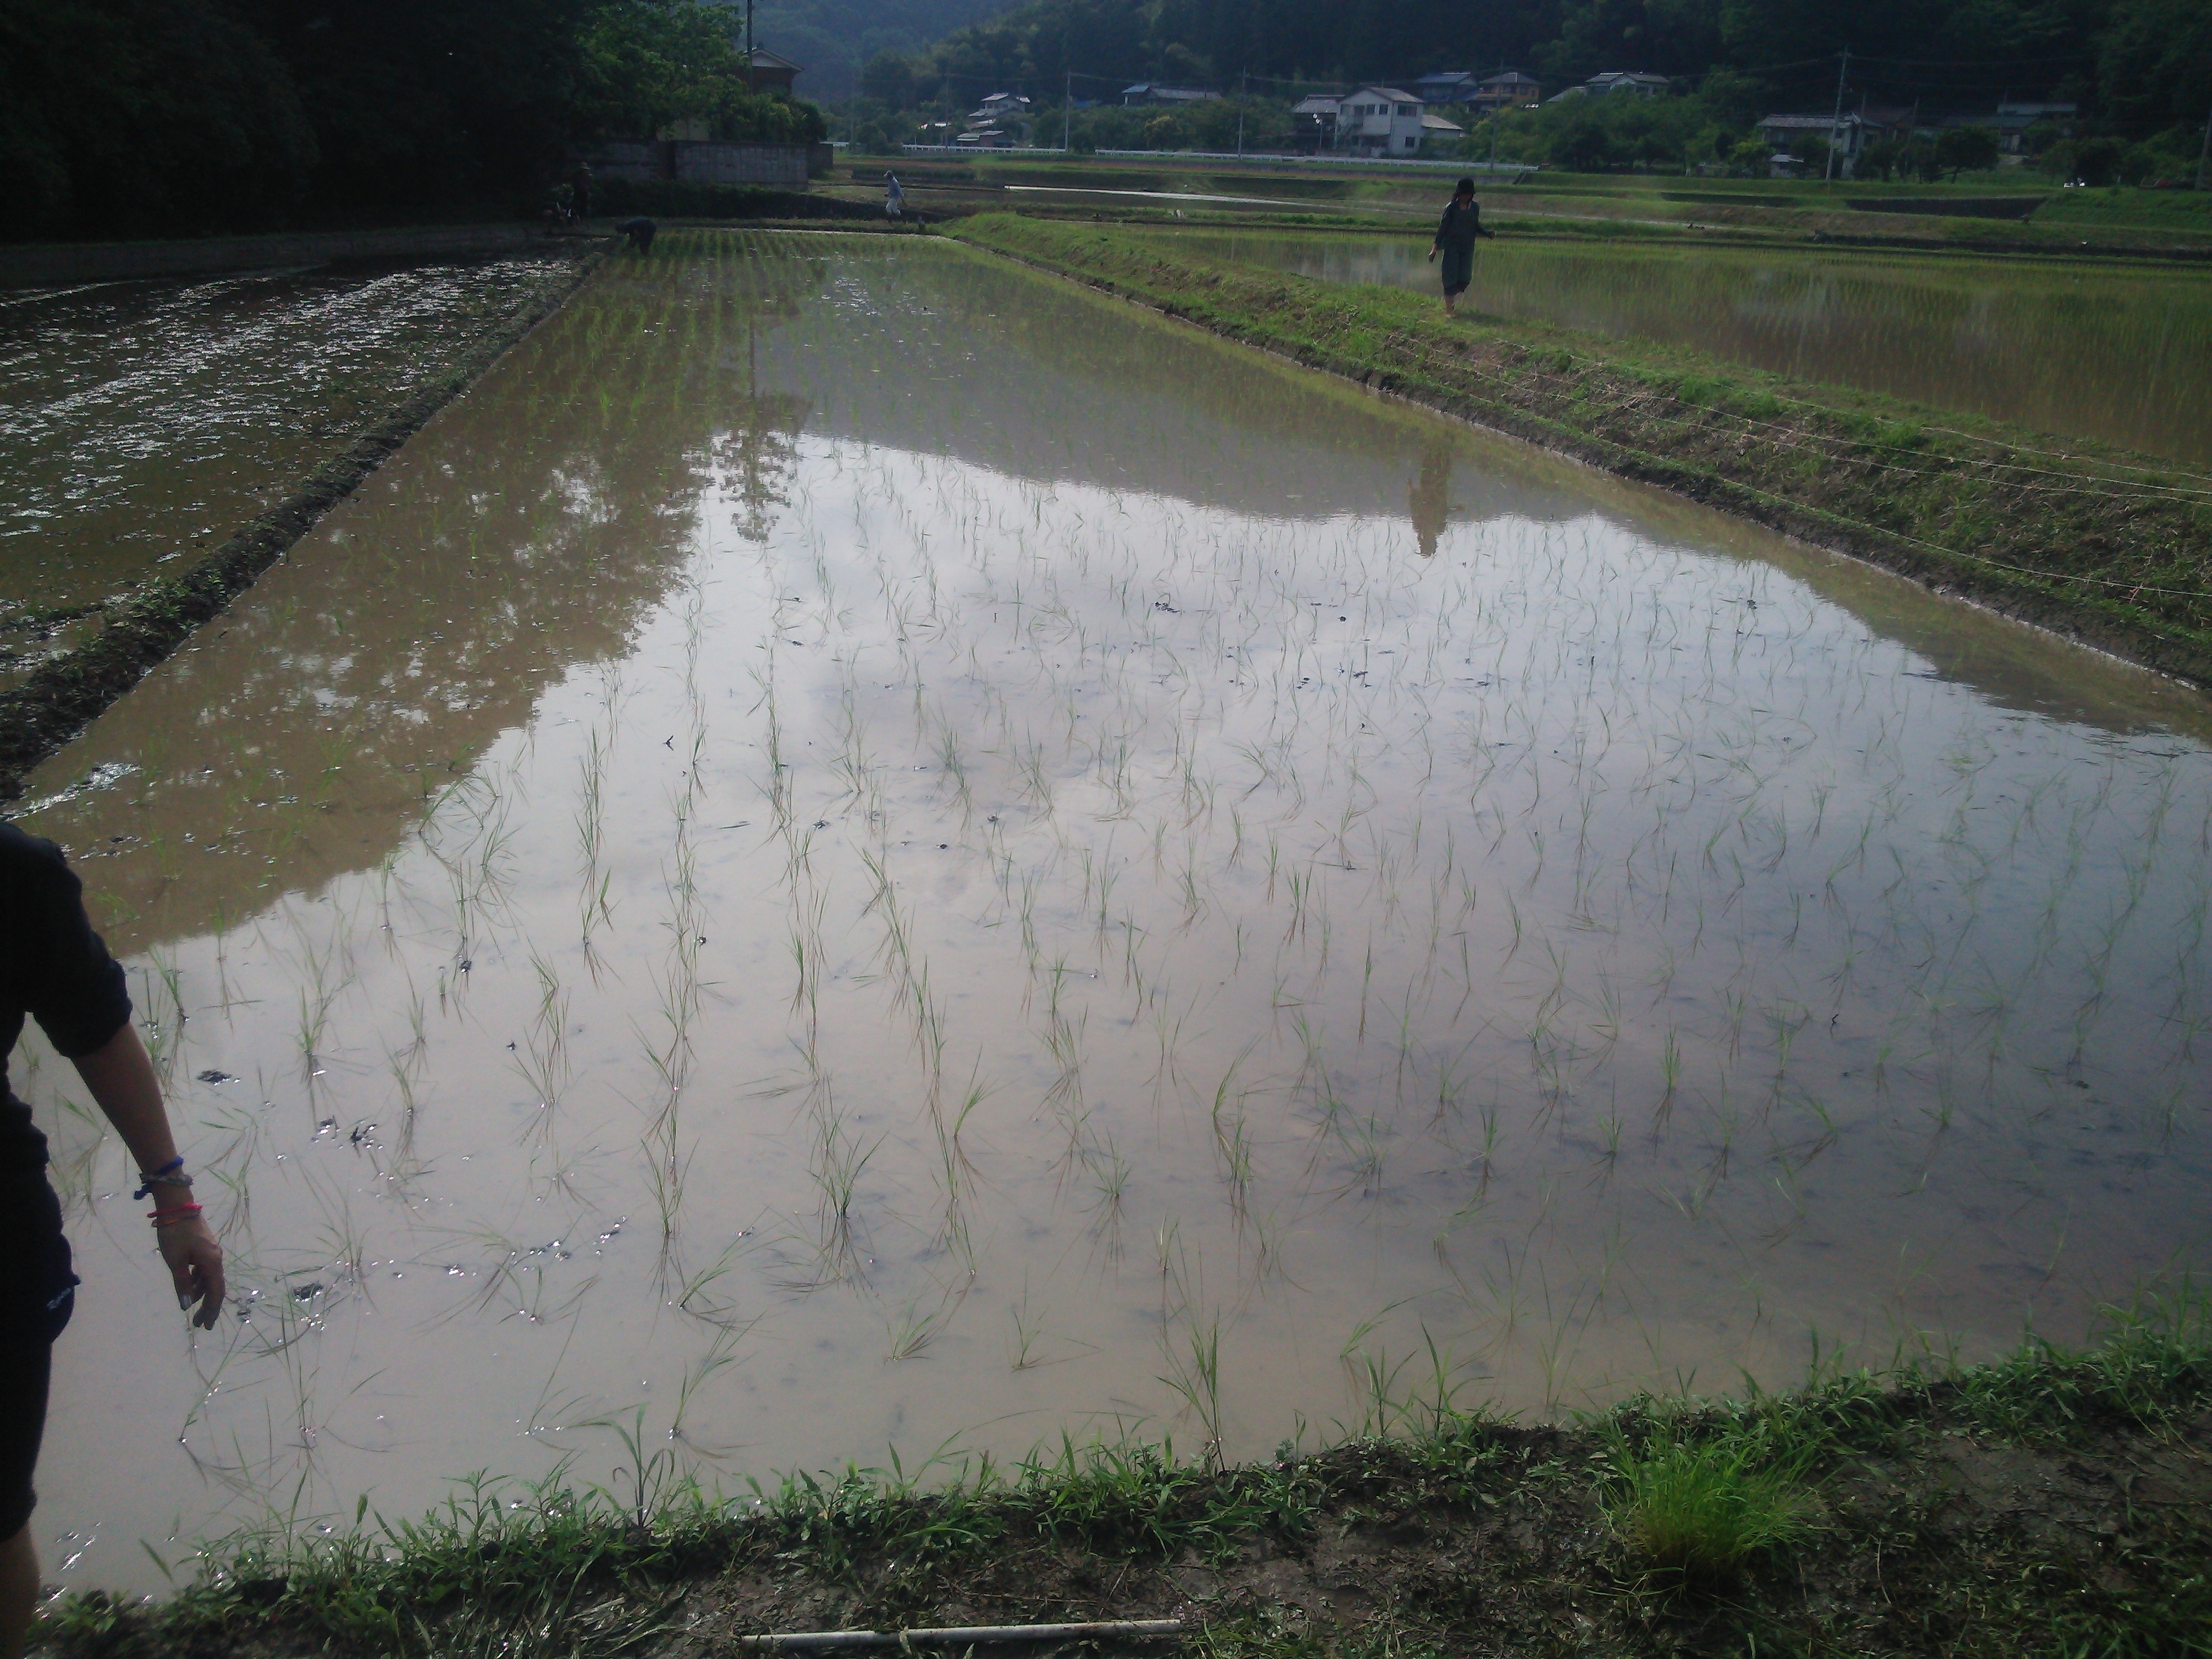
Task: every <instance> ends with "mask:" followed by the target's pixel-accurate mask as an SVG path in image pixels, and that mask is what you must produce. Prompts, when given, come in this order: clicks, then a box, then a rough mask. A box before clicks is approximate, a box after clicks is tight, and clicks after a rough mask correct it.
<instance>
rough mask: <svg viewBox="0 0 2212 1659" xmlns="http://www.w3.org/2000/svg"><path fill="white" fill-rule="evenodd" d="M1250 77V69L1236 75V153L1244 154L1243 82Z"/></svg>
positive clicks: (1240, 155)
mask: <svg viewBox="0 0 2212 1659" xmlns="http://www.w3.org/2000/svg"><path fill="white" fill-rule="evenodd" d="M1251 78H1252V71H1251V70H1239V71H1238V72H1237V155H1238V157H1239V158H1240V159H1241V158H1242V157H1243V154H1244V83H1245V82H1247V81H1249V80H1250V79H1251Z"/></svg>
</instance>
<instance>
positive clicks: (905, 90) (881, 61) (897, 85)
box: [860, 52, 915, 109]
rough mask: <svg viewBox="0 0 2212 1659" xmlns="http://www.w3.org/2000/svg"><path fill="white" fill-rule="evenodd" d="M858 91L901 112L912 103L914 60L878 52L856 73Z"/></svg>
mask: <svg viewBox="0 0 2212 1659" xmlns="http://www.w3.org/2000/svg"><path fill="white" fill-rule="evenodd" d="M860 92H861V95H862V96H864V97H867V98H872V99H873V100H875V101H876V102H877V103H878V104H882V105H884V106H886V107H888V108H890V109H905V108H906V107H907V106H908V105H910V104H912V103H913V102H914V100H915V73H914V60H913V59H912V58H908V56H907V55H906V54H905V53H904V52H878V53H877V54H876V55H875V56H874V57H873V58H870V59H868V63H867V67H866V68H865V69H863V70H861V71H860Z"/></svg>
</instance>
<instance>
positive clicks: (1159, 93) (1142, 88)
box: [1121, 81, 1221, 106]
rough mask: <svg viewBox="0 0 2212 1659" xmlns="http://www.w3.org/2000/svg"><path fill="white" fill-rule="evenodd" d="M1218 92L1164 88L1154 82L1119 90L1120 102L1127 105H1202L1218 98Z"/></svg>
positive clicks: (1138, 83) (1193, 88) (1202, 89)
mask: <svg viewBox="0 0 2212 1659" xmlns="http://www.w3.org/2000/svg"><path fill="white" fill-rule="evenodd" d="M1220 96H1221V94H1219V93H1218V92H1208V91H1206V89H1205V88H1202V87H1164V86H1162V85H1160V84H1159V83H1158V82H1155V81H1139V82H1137V84H1136V85H1135V86H1133V87H1124V88H1121V101H1122V103H1123V104H1125V105H1129V104H1167V105H1170V106H1172V105H1181V104H1204V103H1209V102H1211V101H1212V100H1215V99H1217V98H1218V97H1220Z"/></svg>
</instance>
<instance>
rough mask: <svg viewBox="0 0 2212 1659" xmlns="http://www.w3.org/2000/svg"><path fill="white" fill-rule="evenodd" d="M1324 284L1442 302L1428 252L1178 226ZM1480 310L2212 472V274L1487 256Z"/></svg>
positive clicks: (1522, 252) (1478, 293) (1527, 247)
mask: <svg viewBox="0 0 2212 1659" xmlns="http://www.w3.org/2000/svg"><path fill="white" fill-rule="evenodd" d="M1176 240H1177V243H1178V245H1179V246H1192V247H1196V248H1202V249H1204V250H1205V251H1206V252H1209V253H1212V254H1214V255H1217V256H1219V257H1225V258H1232V259H1236V260H1239V261H1248V262H1253V263H1257V264H1265V265H1267V266H1269V267H1270V268H1273V269H1277V270H1295V271H1297V272H1298V273H1299V274H1301V275H1303V276H1315V277H1319V278H1322V279H1323V280H1325V281H1328V282H1339V283H1386V284H1389V285H1392V286H1399V287H1410V288H1416V289H1421V290H1422V291H1424V292H1433V291H1435V289H1436V284H1437V274H1436V268H1435V267H1434V266H1432V265H1431V264H1429V263H1428V260H1427V254H1428V243H1427V240H1426V239H1425V238H1423V239H1422V240H1398V239H1396V238H1392V237H1378V236H1336V237H1329V236H1321V237H1314V236H1297V237H1288V236H1283V235H1279V234H1265V233H1253V234H1245V233H1234V234H1205V233H1199V232H1191V233H1179V234H1177V236H1176ZM1468 303H1469V304H1470V305H1472V306H1473V307H1474V308H1476V309H1477V310H1479V311H1486V312H1491V313H1496V314H1498V315H1502V316H1507V317H1529V318H1536V319H1541V320H1543V321H1545V322H1550V323H1559V324H1564V325H1566V326H1568V327H1571V328H1588V329H1595V330H1597V331H1600V332H1602V333H1607V334H1617V335H1638V336H1641V337H1645V338H1648V339H1655V340H1668V341H1674V342H1679V343H1682V344H1685V345H1693V346H1697V347H1699V349H1703V350H1705V351H1710V352H1712V353H1714V354H1715V355H1716V356H1721V357H1724V358H1727V359H1729V360H1730V361H1732V362H1741V363H1749V364H1752V365H1753V366H1754V367H1756V368H1767V369H1775V370H1778V371H1781V372H1782V373H1784V374H1796V375H1803V376H1805V377H1806V378H1808V379H1810V380H1832V381H1835V382H1837V383H1838V384H1841V385H1844V386H1862V387H1864V388H1866V389H1868V390H1869V391H1874V392H1887V393H1888V394H1890V395H1891V396H1893V397H1899V398H1913V399H1915V400H1917V401H1920V402H1924V403H1929V404H1935V405H1936V406H1938V407H1948V408H1953V409H1966V410H1974V411H1976V412H1978V413H1979V414H1984V415H1992V416H1996V417H1997V418H1999V419H2001V420H2007V421H2017V422H2020V423H2021V424H2022V425H2025V426H2030V427H2034V428H2039V429H2040V430H2042V431H2045V432H2051V433H2055V434H2061V435H2066V436H2071V437H2082V438H2093V439H2096V440H2099V441H2102V442H2106V443H2111V444H2118V445H2120V446H2122V447H2125V448H2130V449H2136V450H2141V451H2142V452H2144V453H2148V454H2152V455H2161V456H2167V457H2171V458H2172V459H2175V460H2178V461H2182V462H2185V463H2187V464H2189V465H2193V466H2205V465H2212V376H2208V375H2206V374H2204V372H2203V365H2204V363H2205V362H2208V361H2212V278H2208V277H2207V276H2204V275H2203V274H2201V273H2199V272H2196V271H2190V270H2160V269H2152V270H2143V269H2138V268H2132V267H2119V268H2115V267H2112V266H2109V265H2090V264H2057V263H2054V262H2037V261H2027V260H2008V261H2005V262H2002V263H2000V262H1997V261H1993V260H1966V259H1936V258H1881V257H1869V256H1868V255H1864V254H1812V253H1782V252H1770V251H1764V250H1761V251H1750V250H1741V251H1731V250H1727V249H1711V248H1695V249H1671V248H1635V247H1622V246H1607V247H1602V248H1589V247H1576V246H1565V245H1560V244H1554V243H1548V242H1528V241H1516V240H1512V239H1511V238H1509V237H1500V238H1498V240H1494V241H1487V242H1485V243H1483V244H1482V245H1481V251H1480V255H1479V257H1478V258H1476V260H1475V270H1474V288H1473V289H1471V290H1470V291H1469V293H1468Z"/></svg>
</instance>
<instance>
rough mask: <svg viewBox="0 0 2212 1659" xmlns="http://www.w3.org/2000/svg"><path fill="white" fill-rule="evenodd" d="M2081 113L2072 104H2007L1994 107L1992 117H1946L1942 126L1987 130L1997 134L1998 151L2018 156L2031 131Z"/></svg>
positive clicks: (2060, 122) (2061, 121)
mask: <svg viewBox="0 0 2212 1659" xmlns="http://www.w3.org/2000/svg"><path fill="white" fill-rule="evenodd" d="M2080 112H2081V110H2080V106H2077V105H2074V104H2045V103H2016V102H2014V101H2012V100H2005V101H2004V102H2002V103H2000V104H1999V105H1998V106H1997V107H1996V113H1995V114H1993V115H1947V116H1945V117H1944V118H1943V121H1942V125H1944V126H1947V127H1988V128H1990V130H1991V131H1994V132H1995V133H1996V136H1997V148H1998V149H2001V150H2002V151H2003V152H2004V153H2005V154H2006V155H2019V154H2020V153H2021V142H2022V141H2023V140H2024V139H2025V138H2026V137H2027V130H2028V129H2029V128H2030V127H2032V126H2035V125H2038V124H2039V123H2041V122H2045V121H2050V122H2053V123H2057V124H2060V125H2063V124H2064V123H2067V122H2069V121H2071V120H2073V119H2074V118H2075V116H2076V115H2078V114H2079V113H2080Z"/></svg>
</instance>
